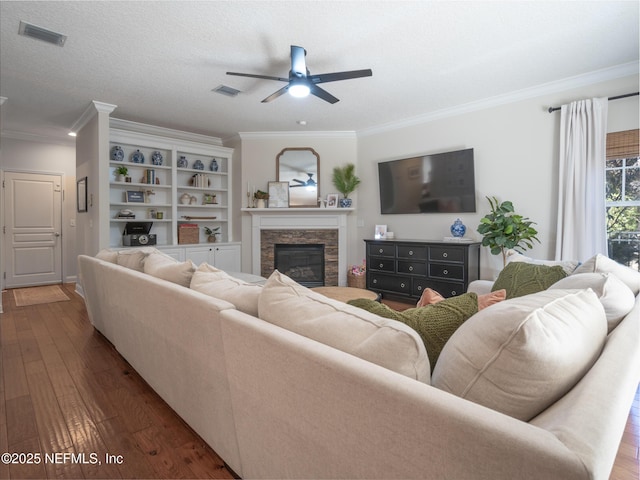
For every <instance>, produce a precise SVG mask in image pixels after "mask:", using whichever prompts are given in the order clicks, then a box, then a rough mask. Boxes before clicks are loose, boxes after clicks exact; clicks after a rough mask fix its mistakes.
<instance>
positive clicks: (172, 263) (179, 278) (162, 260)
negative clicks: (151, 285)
mask: <svg viewBox="0 0 640 480" xmlns="http://www.w3.org/2000/svg"><path fill="white" fill-rule="evenodd" d="M195 271H196V265H195V264H194V263H193V262H192V261H191V260H187V261H186V262H179V261H177V260H176V259H174V258H173V257H170V256H169V255H165V254H164V253H160V252H156V253H151V254H149V255H148V256H147V258H145V260H144V273H146V274H148V275H151V276H153V277H156V278H161V279H162V280H166V281H168V282H172V283H177V284H178V285H182V286H183V287H187V288H189V285H190V284H191V277H192V276H193V272H195Z"/></svg>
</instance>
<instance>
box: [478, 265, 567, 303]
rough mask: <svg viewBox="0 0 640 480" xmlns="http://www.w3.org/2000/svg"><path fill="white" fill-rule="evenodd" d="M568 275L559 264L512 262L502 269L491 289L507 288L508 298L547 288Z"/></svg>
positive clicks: (493, 290)
mask: <svg viewBox="0 0 640 480" xmlns="http://www.w3.org/2000/svg"><path fill="white" fill-rule="evenodd" d="M566 276H567V274H566V272H565V271H564V269H563V268H562V267H561V266H559V265H555V266H547V265H536V264H533V263H525V262H511V263H508V264H507V265H506V266H505V267H504V268H503V269H502V271H501V272H500V274H499V275H498V278H497V280H496V281H495V283H494V284H493V287H492V288H491V291H492V292H495V291H497V290H502V289H505V290H506V291H507V298H516V297H521V296H523V295H529V294H531V293H536V292H541V291H542V290H546V289H547V288H549V287H550V286H551V285H553V284H554V283H556V282H557V281H558V280H560V279H562V278H564V277H566Z"/></svg>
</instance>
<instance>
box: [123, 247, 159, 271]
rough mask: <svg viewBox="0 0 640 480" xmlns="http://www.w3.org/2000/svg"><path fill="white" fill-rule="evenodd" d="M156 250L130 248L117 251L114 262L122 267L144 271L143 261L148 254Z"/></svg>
mask: <svg viewBox="0 0 640 480" xmlns="http://www.w3.org/2000/svg"><path fill="white" fill-rule="evenodd" d="M154 252H157V250H156V249H155V248H147V247H143V248H132V249H129V250H120V251H118V258H117V260H116V263H117V264H118V265H121V266H123V267H127V268H130V269H132V270H137V271H138V272H144V261H145V259H146V258H147V256H148V255H150V254H151V253H154Z"/></svg>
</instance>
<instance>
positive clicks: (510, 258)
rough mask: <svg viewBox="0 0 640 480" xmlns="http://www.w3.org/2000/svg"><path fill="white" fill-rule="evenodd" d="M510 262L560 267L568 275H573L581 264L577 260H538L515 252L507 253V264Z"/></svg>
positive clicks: (509, 251)
mask: <svg viewBox="0 0 640 480" xmlns="http://www.w3.org/2000/svg"><path fill="white" fill-rule="evenodd" d="M509 262H525V263H533V264H535V265H547V266H548V267H554V266H556V265H558V266H560V267H562V269H563V270H564V271H565V272H566V273H567V275H571V274H572V273H573V271H574V270H575V269H576V268H577V266H578V265H579V263H580V262H578V261H577V260H538V259H535V258H531V257H527V256H526V255H523V254H521V253H518V252H516V251H515V250H508V251H507V263H509Z"/></svg>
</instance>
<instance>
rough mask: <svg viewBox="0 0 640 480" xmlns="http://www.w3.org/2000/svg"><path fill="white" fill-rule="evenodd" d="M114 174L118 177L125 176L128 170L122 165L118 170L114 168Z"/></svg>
mask: <svg viewBox="0 0 640 480" xmlns="http://www.w3.org/2000/svg"><path fill="white" fill-rule="evenodd" d="M116 173H117V174H118V175H126V174H127V173H129V169H128V168H127V167H125V166H124V165H120V166H119V167H118V168H116Z"/></svg>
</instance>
